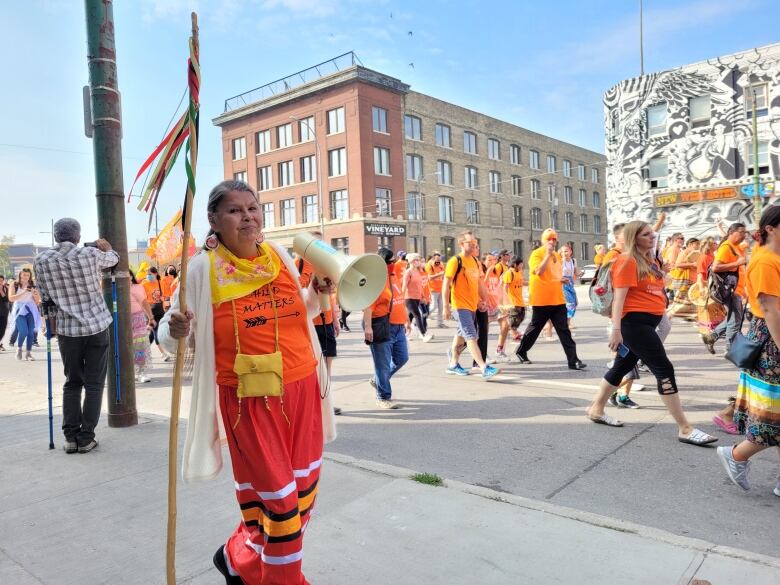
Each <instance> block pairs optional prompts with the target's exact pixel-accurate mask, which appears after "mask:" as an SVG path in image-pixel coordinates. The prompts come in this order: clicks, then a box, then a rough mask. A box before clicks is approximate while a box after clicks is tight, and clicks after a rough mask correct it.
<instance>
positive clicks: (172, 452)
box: [165, 12, 200, 585]
mask: <svg viewBox="0 0 780 585" xmlns="http://www.w3.org/2000/svg"><path fill="white" fill-rule="evenodd" d="M190 43H191V46H190V62H189V64H188V71H187V73H188V85H189V89H190V106H189V109H190V112H189V127H190V136H189V146H190V161H191V164H190V168H188V169H187V170H188V173H187V175H188V177H187V194H186V198H185V201H184V240H183V244H182V251H181V272H180V273H179V274H180V277H179V311H181V312H182V313H184V314H186V312H187V264H188V261H189V247H190V246H189V242H190V230H191V227H192V200H193V198H194V196H195V168H196V165H197V162H198V128H197V110H198V107H199V92H200V64H199V62H200V58H199V46H198V15H197V14H196V13H194V12H193V13H192V38H191V40H190ZM193 61H194V62H193ZM185 159H186V156H185ZM186 349H187V339H186V338H184V337H183V338H181V339H179V342H178V348H177V351H176V365H175V367H174V370H173V391H172V392H171V423H170V432H169V437H168V542H167V550H166V556H165V564H166V577H167V583H168V585H176V482H177V465H176V461H177V455H178V446H179V407H180V404H181V379H182V371H183V369H184V354H185V352H186Z"/></svg>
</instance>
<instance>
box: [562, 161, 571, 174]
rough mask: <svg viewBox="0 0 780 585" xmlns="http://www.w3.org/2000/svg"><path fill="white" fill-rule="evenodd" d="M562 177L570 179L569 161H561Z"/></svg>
mask: <svg viewBox="0 0 780 585" xmlns="http://www.w3.org/2000/svg"><path fill="white" fill-rule="evenodd" d="M563 176H564V177H571V161H570V160H564V161H563Z"/></svg>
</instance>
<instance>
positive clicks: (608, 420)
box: [587, 414, 717, 440]
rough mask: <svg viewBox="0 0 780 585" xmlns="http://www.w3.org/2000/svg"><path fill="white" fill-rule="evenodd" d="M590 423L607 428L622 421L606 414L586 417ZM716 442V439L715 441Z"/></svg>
mask: <svg viewBox="0 0 780 585" xmlns="http://www.w3.org/2000/svg"><path fill="white" fill-rule="evenodd" d="M587 416H588V419H589V420H590V422H594V423H596V424H597V425H607V426H608V427H622V426H623V423H622V421H619V420H618V419H616V418H615V417H612V416H609V415H608V414H602V415H601V416H597V417H593V416H590V415H587ZM716 440H717V439H716Z"/></svg>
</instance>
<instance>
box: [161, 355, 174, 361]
mask: <svg viewBox="0 0 780 585" xmlns="http://www.w3.org/2000/svg"><path fill="white" fill-rule="evenodd" d="M163 361H164V362H172V361H173V356H172V355H171V354H169V353H166V354H165V357H164V358H163Z"/></svg>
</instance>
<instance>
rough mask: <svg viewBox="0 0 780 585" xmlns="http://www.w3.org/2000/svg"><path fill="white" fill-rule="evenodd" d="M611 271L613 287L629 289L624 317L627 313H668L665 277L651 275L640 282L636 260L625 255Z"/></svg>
mask: <svg viewBox="0 0 780 585" xmlns="http://www.w3.org/2000/svg"><path fill="white" fill-rule="evenodd" d="M611 270H612V287H613V288H627V289H628V294H626V301H625V303H623V315H622V316H623V317H625V316H626V314H627V313H650V314H651V315H663V314H664V313H665V312H666V293H665V292H664V279H663V277H661V278H658V277H655V276H653V275H649V276H645V277H644V278H642V279H641V280H640V279H639V275H638V273H637V266H636V260H634V259H633V258H631V257H630V256H626V255H623V254H621V255H620V256H619V257H618V258H617V260H615V263H614V264H613V265H612V268H611Z"/></svg>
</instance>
